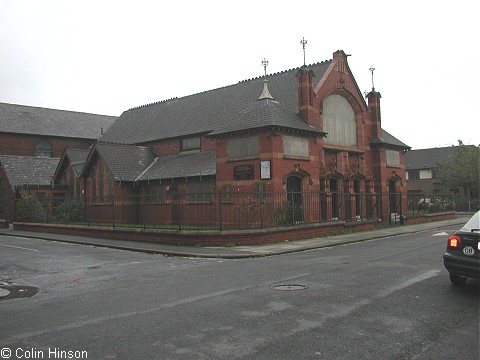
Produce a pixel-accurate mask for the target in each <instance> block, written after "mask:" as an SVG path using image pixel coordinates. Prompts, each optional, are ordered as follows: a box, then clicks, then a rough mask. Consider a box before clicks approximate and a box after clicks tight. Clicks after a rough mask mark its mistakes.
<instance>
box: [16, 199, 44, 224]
mask: <svg viewBox="0 0 480 360" xmlns="http://www.w3.org/2000/svg"><path fill="white" fill-rule="evenodd" d="M15 221H19V222H43V221H45V210H43V207H42V204H40V201H38V199H37V197H36V196H35V195H22V198H21V199H19V200H18V201H17V206H16V208H15Z"/></svg>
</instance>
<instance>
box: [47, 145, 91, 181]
mask: <svg viewBox="0 0 480 360" xmlns="http://www.w3.org/2000/svg"><path fill="white" fill-rule="evenodd" d="M89 153H90V150H84V149H69V148H66V149H65V150H64V151H63V154H62V157H61V158H60V161H59V163H58V166H57V169H56V170H55V175H54V179H55V181H57V176H58V175H59V172H60V171H61V169H62V168H63V167H64V164H65V166H67V165H66V164H67V163H66V161H67V160H68V163H69V164H70V167H71V168H72V169H73V172H74V174H75V176H77V177H79V176H80V175H81V173H82V171H83V167H84V166H85V163H86V162H87V157H88V154H89Z"/></svg>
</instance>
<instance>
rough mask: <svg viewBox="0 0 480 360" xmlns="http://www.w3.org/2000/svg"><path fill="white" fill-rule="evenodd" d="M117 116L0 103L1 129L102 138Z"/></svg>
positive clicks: (25, 132)
mask: <svg viewBox="0 0 480 360" xmlns="http://www.w3.org/2000/svg"><path fill="white" fill-rule="evenodd" d="M116 119H117V117H115V116H107V115H96V114H88V113H82V112H75V111H65V110H55V109H47V108H41V107H33V106H24V105H16V104H7V103H0V132H5V133H15V134H28V135H42V136H59V137H69V138H79V139H98V138H99V137H100V136H101V135H102V129H103V131H104V132H105V131H106V130H107V129H108V128H109V127H110V126H111V125H112V124H113V122H114V121H115V120H116Z"/></svg>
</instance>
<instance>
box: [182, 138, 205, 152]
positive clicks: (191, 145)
mask: <svg viewBox="0 0 480 360" xmlns="http://www.w3.org/2000/svg"><path fill="white" fill-rule="evenodd" d="M192 150H200V136H195V137H189V138H185V139H182V141H181V143H180V151H192Z"/></svg>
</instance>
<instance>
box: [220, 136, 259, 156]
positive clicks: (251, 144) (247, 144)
mask: <svg viewBox="0 0 480 360" xmlns="http://www.w3.org/2000/svg"><path fill="white" fill-rule="evenodd" d="M227 146H228V157H229V158H230V159H234V158H245V157H254V156H258V136H257V135H252V136H245V137H241V138H234V139H229V140H228V144H227Z"/></svg>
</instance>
